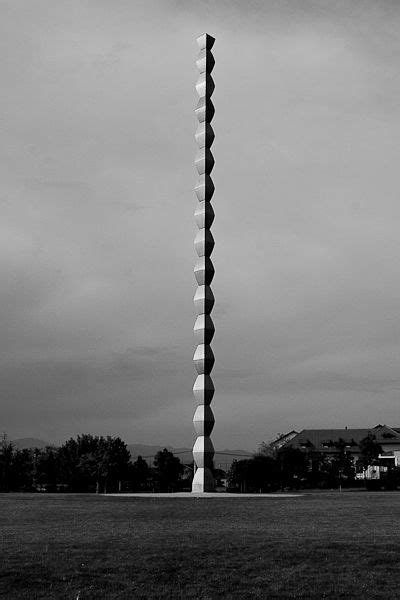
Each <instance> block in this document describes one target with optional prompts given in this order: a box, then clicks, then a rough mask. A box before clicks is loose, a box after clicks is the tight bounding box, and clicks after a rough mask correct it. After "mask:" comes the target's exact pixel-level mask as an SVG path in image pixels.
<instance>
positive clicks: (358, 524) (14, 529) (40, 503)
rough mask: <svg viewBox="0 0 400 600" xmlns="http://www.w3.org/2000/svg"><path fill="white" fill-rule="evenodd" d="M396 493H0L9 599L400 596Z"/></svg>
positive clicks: (3, 582) (1, 587)
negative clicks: (163, 495)
mask: <svg viewBox="0 0 400 600" xmlns="http://www.w3.org/2000/svg"><path fill="white" fill-rule="evenodd" d="M399 524H400V493H396V492H394V493H342V494H339V493H332V494H326V493H325V494H307V495H304V496H301V497H298V498H289V497H288V498H242V499H240V498H234V499H222V498H221V499H220V498H215V499H214V498H209V499H194V498H179V499H178V498H177V499H175V498H173V499H163V498H161V499H159V498H154V499H153V498H113V497H108V498H107V497H96V496H92V495H22V494H21V495H18V494H9V495H7V494H3V495H0V527H1V546H2V547H1V557H0V560H1V563H0V596H1V597H2V598H6V599H7V600H8V599H9V600H14V599H18V600H24V599H28V598H29V599H30V600H33V599H39V598H46V599H53V598H57V599H58V598H63V599H64V598H65V599H71V600H72V599H73V600H76V599H77V598H79V600H86V599H94V598H96V599H99V598H107V599H108V598H110V599H116V598H118V599H128V598H129V599H134V598H135V599H136V598H160V599H161V598H162V599H172V598H174V599H175V598H176V599H194V598H196V599H203V600H206V599H214V598H235V599H247V598H263V599H273V598H304V599H307V600H308V599H314V598H332V599H333V598H334V599H337V598H346V599H348V598H359V599H361V598H362V599H365V598H385V599H390V598H399V597H400V530H399Z"/></svg>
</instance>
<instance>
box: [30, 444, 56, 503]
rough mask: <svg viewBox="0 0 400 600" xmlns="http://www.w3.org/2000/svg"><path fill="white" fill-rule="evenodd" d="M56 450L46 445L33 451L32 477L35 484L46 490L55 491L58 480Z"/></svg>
mask: <svg viewBox="0 0 400 600" xmlns="http://www.w3.org/2000/svg"><path fill="white" fill-rule="evenodd" d="M58 470H59V469H58V451H57V449H56V448H52V447H51V446H47V447H46V448H45V449H44V450H39V449H36V450H34V451H33V478H34V481H35V486H37V487H39V488H41V489H43V490H44V491H48V492H55V491H56V489H57V487H56V486H57V480H58Z"/></svg>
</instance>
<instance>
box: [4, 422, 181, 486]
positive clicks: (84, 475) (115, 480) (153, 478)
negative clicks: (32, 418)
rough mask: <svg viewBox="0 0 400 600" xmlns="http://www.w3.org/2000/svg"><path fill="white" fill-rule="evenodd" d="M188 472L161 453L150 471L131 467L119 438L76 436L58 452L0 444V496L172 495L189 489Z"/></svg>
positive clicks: (139, 462)
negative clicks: (76, 493)
mask: <svg viewBox="0 0 400 600" xmlns="http://www.w3.org/2000/svg"><path fill="white" fill-rule="evenodd" d="M191 479H192V476H191V471H190V469H185V467H184V465H183V464H182V463H181V461H180V459H179V458H178V457H176V456H174V455H173V454H172V452H169V451H168V450H167V449H165V448H164V450H161V451H159V452H158V453H157V454H156V455H155V457H154V460H153V465H152V467H150V466H149V465H148V464H147V462H146V461H145V460H144V459H143V458H142V457H140V456H139V457H137V458H136V460H134V461H132V460H131V456H130V452H129V450H128V448H127V445H126V443H125V442H124V441H122V440H121V438H119V437H111V436H107V437H103V436H93V435H90V434H83V435H78V436H77V438H76V439H73V438H71V439H69V440H67V441H66V442H64V444H62V445H61V446H60V447H54V446H47V447H46V448H43V449H39V448H35V449H23V450H22V449H19V448H16V447H15V446H14V445H13V444H12V442H10V441H8V440H7V437H6V436H3V439H2V440H1V441H0V492H29V491H43V492H45V491H46V492H56V491H59V492H60V491H65V492H97V493H108V492H118V491H160V492H166V491H177V490H180V489H184V488H185V486H186V487H189V488H190V485H191Z"/></svg>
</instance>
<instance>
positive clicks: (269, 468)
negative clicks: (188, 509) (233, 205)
mask: <svg viewBox="0 0 400 600" xmlns="http://www.w3.org/2000/svg"><path fill="white" fill-rule="evenodd" d="M334 446H335V453H334V454H331V455H330V456H327V455H325V454H323V453H321V452H316V451H314V450H313V449H312V448H309V449H306V450H300V449H298V448H292V447H290V446H288V447H283V448H281V449H279V450H276V449H275V448H274V445H273V443H272V444H265V443H263V444H261V446H260V448H259V451H258V452H257V453H256V454H255V455H254V456H253V457H252V458H250V459H245V460H239V461H234V462H233V463H232V466H231V468H230V470H229V471H228V473H227V488H228V490H230V491H233V492H273V491H278V490H285V489H292V490H293V489H296V490H298V489H307V488H310V489H311V488H321V489H332V488H338V487H350V486H354V485H366V487H367V488H370V489H374V488H377V489H378V488H379V487H381V486H385V487H386V488H387V489H395V488H396V487H399V486H400V469H399V468H391V469H389V470H388V472H387V473H385V474H383V476H382V477H381V479H380V480H379V481H367V480H366V481H365V482H364V481H362V480H360V479H357V478H356V474H357V473H360V472H363V471H364V470H365V469H366V468H367V467H368V466H370V465H372V464H374V462H375V461H376V460H377V458H378V456H379V454H380V453H382V447H381V446H380V444H378V443H377V441H376V438H375V436H374V435H371V434H369V435H368V436H366V437H365V438H364V439H363V440H361V441H360V443H359V445H358V447H359V453H357V458H356V457H355V456H354V455H353V454H352V452H351V450H349V449H348V445H347V442H345V440H343V439H339V440H338V441H337V442H336V443H335V444H334Z"/></svg>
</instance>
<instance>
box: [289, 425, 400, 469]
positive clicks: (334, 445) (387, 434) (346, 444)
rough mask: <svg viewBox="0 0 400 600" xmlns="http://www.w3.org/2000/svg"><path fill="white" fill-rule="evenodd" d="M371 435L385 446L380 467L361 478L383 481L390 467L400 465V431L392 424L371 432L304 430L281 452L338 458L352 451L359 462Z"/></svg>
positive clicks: (292, 438)
mask: <svg viewBox="0 0 400 600" xmlns="http://www.w3.org/2000/svg"><path fill="white" fill-rule="evenodd" d="M368 435H372V436H375V440H376V442H377V443H378V444H380V445H381V447H382V453H381V454H380V455H379V458H378V460H377V461H376V463H377V464H376V465H371V466H369V467H368V469H367V470H366V472H364V473H363V474H361V477H366V478H368V479H373V478H377V479H378V478H379V476H380V473H381V472H384V471H387V469H388V468H389V467H393V466H395V467H397V466H400V428H399V427H389V426H388V425H376V426H375V427H371V428H369V429H348V428H347V427H346V428H345V429H303V430H302V431H300V433H298V434H297V435H295V436H294V437H291V439H289V440H288V441H286V442H285V443H284V444H283V445H282V446H281V447H280V449H279V450H278V451H282V450H284V449H285V448H289V447H290V448H297V449H299V450H302V451H304V452H307V454H309V455H311V456H312V454H319V455H322V456H326V457H327V458H334V457H335V455H338V454H339V452H340V451H341V450H343V449H344V450H345V451H348V452H349V453H350V454H351V455H352V456H353V459H354V461H355V462H356V461H357V459H358V458H360V456H361V451H360V446H359V444H360V442H361V440H363V439H364V438H366V437H367V436H368Z"/></svg>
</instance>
